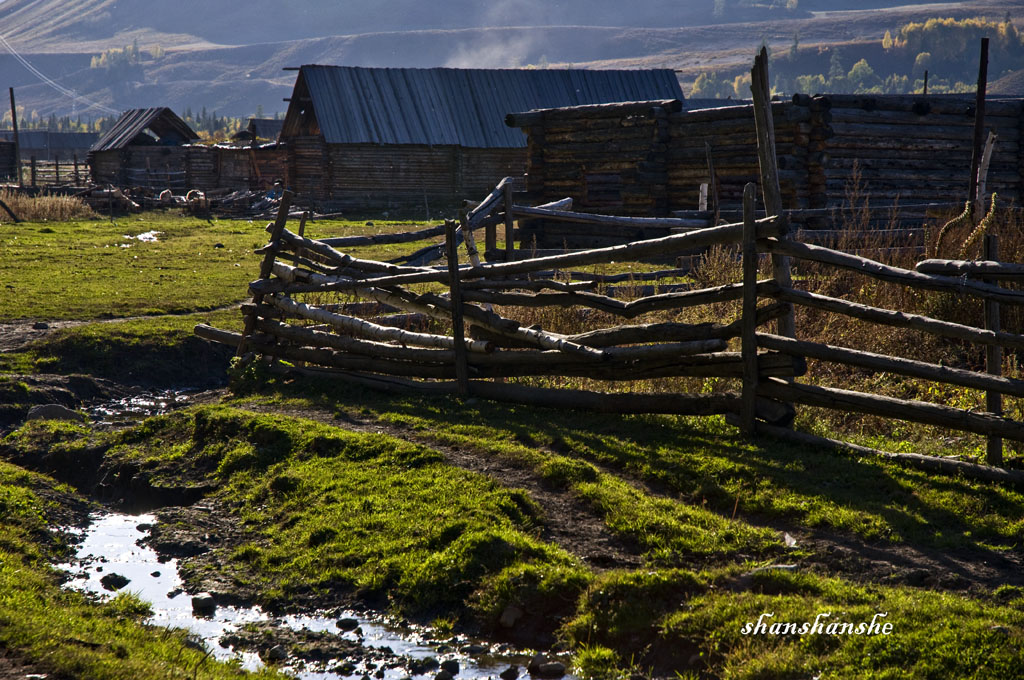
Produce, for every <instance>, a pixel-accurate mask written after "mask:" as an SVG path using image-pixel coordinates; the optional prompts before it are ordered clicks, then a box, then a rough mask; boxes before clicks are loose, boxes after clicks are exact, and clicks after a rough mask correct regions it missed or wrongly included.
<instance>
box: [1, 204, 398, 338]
mask: <svg viewBox="0 0 1024 680" xmlns="http://www.w3.org/2000/svg"><path fill="white" fill-rule="evenodd" d="M265 226H266V222H264V221H257V222H248V221H244V220H217V219H214V220H212V221H211V222H208V221H206V220H205V219H198V218H195V217H185V216H179V215H173V214H170V213H162V212H147V213H143V214H142V215H132V216H130V217H122V218H118V219H117V220H116V221H114V222H111V221H110V220H106V219H98V220H76V221H70V222H23V223H21V224H0V248H2V249H3V252H4V258H3V261H2V262H0V282H2V283H3V292H4V295H5V299H6V301H7V304H6V305H4V308H3V310H0V320H8V319H23V318H25V319H85V320H87V319H97V318H116V317H125V316H140V315H157V314H185V313H190V312H197V311H205V310H211V309H215V308H218V307H223V306H225V305H230V304H234V303H237V302H240V301H242V300H243V299H244V298H245V297H246V296H247V284H248V282H249V281H251V280H253V279H255V278H256V276H257V274H258V272H259V259H258V256H255V255H254V254H253V251H254V250H255V249H258V248H262V247H263V246H264V245H266V242H267V234H266V232H265V231H264V227H265ZM289 227H290V228H291V229H292V230H296V229H298V225H297V224H296V223H291V222H290V223H289ZM377 228H378V227H367V226H365V225H364V224H363V223H362V222H358V223H352V222H341V221H325V222H315V223H311V224H310V225H308V228H307V233H309V234H311V235H315V236H317V237H325V236H328V235H331V236H333V235H347V234H352V233H367V232H373V230H374V229H377ZM380 228H383V229H388V230H399V231H404V230H407V229H410V228H412V226H411V225H410V224H409V223H387V224H383V225H381V227H380ZM149 231H159V232H161V234H160V236H158V238H159V241H157V242H155V243H146V242H141V241H138V240H136V239H133V238H127V237H129V236H137V235H138V234H141V233H144V232H149ZM218 245H219V246H220V247H218ZM402 248H406V246H404V245H403V246H402ZM409 251H410V252H411V248H410V249H409ZM366 252H368V253H370V254H371V255H373V254H376V255H383V254H387V253H388V252H390V251H389V249H388V248H383V249H377V250H373V249H370V250H367V251H366ZM400 252H405V250H402V251H400ZM392 257H393V256H392Z"/></svg>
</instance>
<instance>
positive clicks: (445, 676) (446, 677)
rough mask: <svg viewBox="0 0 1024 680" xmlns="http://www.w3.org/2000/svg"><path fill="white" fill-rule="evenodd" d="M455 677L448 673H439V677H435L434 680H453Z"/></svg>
mask: <svg viewBox="0 0 1024 680" xmlns="http://www.w3.org/2000/svg"><path fill="white" fill-rule="evenodd" d="M453 677H454V676H453V675H452V674H451V673H449V672H448V671H438V672H437V675H435V676H434V680H452V678H453Z"/></svg>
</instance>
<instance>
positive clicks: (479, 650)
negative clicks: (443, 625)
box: [462, 644, 491, 656]
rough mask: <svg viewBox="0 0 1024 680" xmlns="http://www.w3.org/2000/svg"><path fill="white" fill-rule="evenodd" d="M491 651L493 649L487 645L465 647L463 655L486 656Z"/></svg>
mask: <svg viewBox="0 0 1024 680" xmlns="http://www.w3.org/2000/svg"><path fill="white" fill-rule="evenodd" d="M490 649H491V648H490V647H488V646H487V645H478V644H472V645H466V646H465V647H463V648H462V653H463V654H469V655H470V656H478V655H480V654H486V653H487V652H488V651H490Z"/></svg>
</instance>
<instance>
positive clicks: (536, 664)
mask: <svg viewBox="0 0 1024 680" xmlns="http://www.w3.org/2000/svg"><path fill="white" fill-rule="evenodd" d="M547 661H548V659H547V657H546V656H544V655H543V654H537V655H536V656H535V657H533V658H532V659H530V663H529V665H527V667H526V670H527V672H528V673H530V675H537V674H538V673H540V665H541V664H542V663H547Z"/></svg>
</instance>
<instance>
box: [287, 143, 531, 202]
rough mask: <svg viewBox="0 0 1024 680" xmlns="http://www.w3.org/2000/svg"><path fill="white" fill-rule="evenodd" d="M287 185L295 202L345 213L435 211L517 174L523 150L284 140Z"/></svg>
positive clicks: (521, 169) (522, 167)
mask: <svg viewBox="0 0 1024 680" xmlns="http://www.w3.org/2000/svg"><path fill="white" fill-rule="evenodd" d="M288 143H289V144H290V145H291V148H292V153H291V154H290V155H289V156H288V184H289V186H291V187H292V188H293V189H294V190H295V193H296V196H297V198H299V199H300V200H302V199H305V200H309V201H311V202H313V203H314V204H315V205H318V206H320V207H329V208H331V209H339V210H348V211H366V210H416V211H422V210H426V211H427V212H432V213H436V212H438V209H440V208H442V207H451V206H452V205H454V204H456V203H457V202H458V201H461V200H462V199H464V198H466V197H467V196H475V195H479V194H481V193H486V192H487V191H488V190H489V189H490V188H491V187H492V186H494V184H495V183H497V181H498V180H500V179H501V178H502V177H505V176H507V175H522V174H523V172H524V171H525V167H526V160H525V156H526V152H525V150H524V149H471V148H463V147H458V146H435V147H430V146H422V145H392V146H382V145H377V144H345V145H340V144H339V145H328V144H325V143H324V142H323V139H322V138H321V137H295V138H289V140H288Z"/></svg>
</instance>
